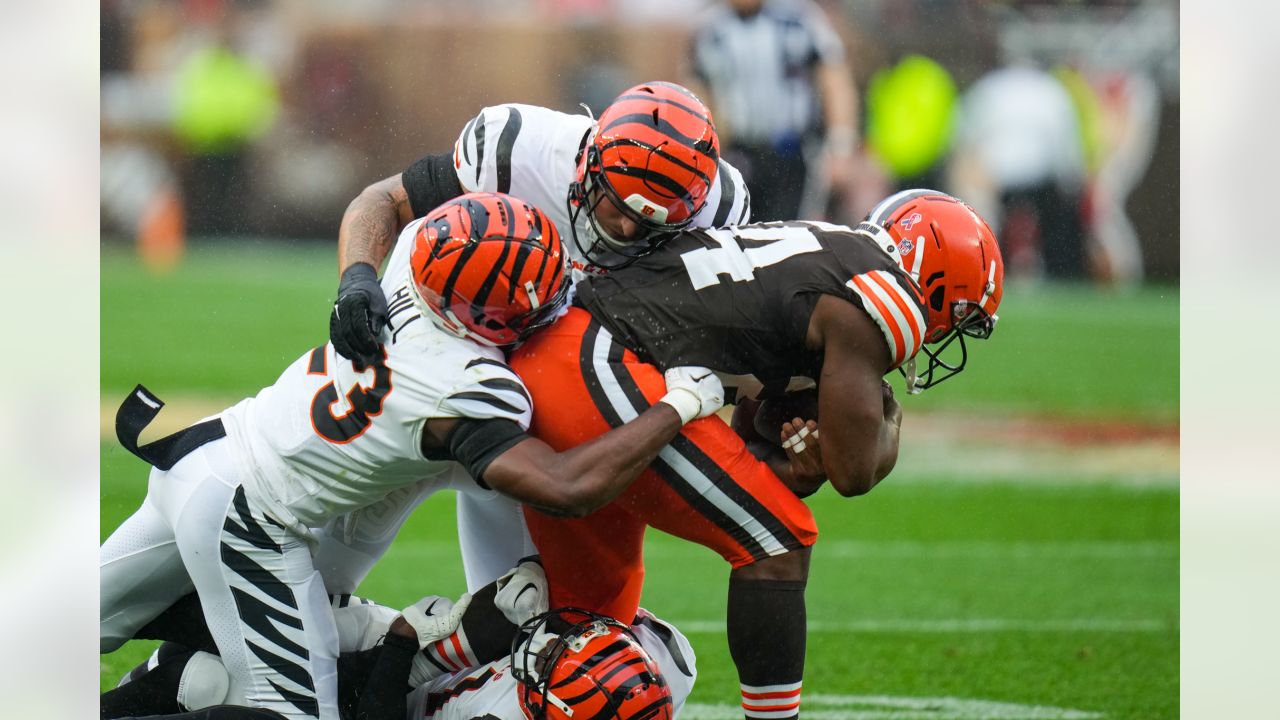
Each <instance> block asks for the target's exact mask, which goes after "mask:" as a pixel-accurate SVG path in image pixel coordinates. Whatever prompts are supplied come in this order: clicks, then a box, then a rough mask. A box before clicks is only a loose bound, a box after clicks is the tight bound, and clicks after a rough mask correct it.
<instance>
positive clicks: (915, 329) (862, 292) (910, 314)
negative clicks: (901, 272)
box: [845, 270, 928, 369]
mask: <svg viewBox="0 0 1280 720" xmlns="http://www.w3.org/2000/svg"><path fill="white" fill-rule="evenodd" d="M845 284H846V285H847V286H848V288H849V289H850V290H852V291H853V293H854V295H857V296H858V298H859V299H860V300H861V301H862V307H863V309H864V310H866V311H867V314H868V315H870V316H871V319H872V320H874V321H875V323H876V325H877V326H878V327H879V328H880V332H882V333H884V340H885V342H886V343H887V344H888V346H889V356H890V363H889V366H890V369H892V368H896V367H898V366H899V365H901V364H902V363H904V362H906V361H907V360H910V359H911V358H913V357H915V355H916V353H918V352H920V346H921V345H923V344H924V334H925V329H926V328H927V327H928V326H927V325H926V324H925V308H924V304H923V301H922V300H921V299H920V297H919V296H918V295H917V294H915V293H913V292H912V290H911V289H908V288H906V287H904V286H903V284H902V281H900V280H899V278H898V277H897V276H895V275H894V274H893V273H890V272H889V271H887V270H870V271H868V272H864V273H861V274H858V275H855V276H854V277H853V279H851V280H849V282H847V283H845Z"/></svg>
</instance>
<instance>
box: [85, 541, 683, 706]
mask: <svg viewBox="0 0 1280 720" xmlns="http://www.w3.org/2000/svg"><path fill="white" fill-rule="evenodd" d="M526 568H530V569H532V570H534V571H535V572H537V573H538V577H537V578H535V580H537V581H540V582H538V583H537V584H538V588H537V593H536V595H537V600H535V601H534V602H532V603H526V604H524V605H522V606H519V607H517V605H516V604H514V603H513V602H511V601H512V600H513V598H516V597H519V598H520V600H521V601H524V600H526V598H525V597H523V596H527V595H528V593H508V594H507V597H506V598H505V599H504V598H503V597H502V592H504V591H499V597H498V599H497V602H496V605H497V607H498V608H499V609H500V610H501V612H502V613H503V616H501V617H498V618H491V619H490V620H489V622H491V623H493V622H496V623H497V624H500V625H503V626H507V627H508V628H509V627H512V623H514V624H515V625H521V626H524V628H525V631H524V632H522V633H521V634H520V636H519V638H520V639H519V641H518V642H516V643H511V642H508V643H507V644H508V647H509V648H511V649H510V651H509V652H506V653H504V654H503V656H502V657H501V658H500V659H498V660H496V661H494V662H490V663H484V664H482V665H479V666H477V667H468V668H462V669H457V670H455V671H453V672H450V673H448V674H445V675H442V676H439V677H435V678H434V679H430V680H428V681H426V682H421V681H420V680H418V679H417V678H416V673H415V670H416V668H415V667H414V665H415V663H416V662H417V659H418V655H414V653H415V652H418V651H419V648H421V647H423V646H429V645H431V644H434V643H436V642H438V641H440V640H446V639H447V638H448V633H450V632H454V631H455V629H456V626H457V624H458V623H457V615H456V614H455V613H452V612H451V609H452V607H453V603H451V602H450V601H449V600H448V599H446V598H442V597H439V596H429V597H425V598H423V599H421V600H419V601H418V602H417V603H414V606H413V607H417V608H428V609H432V608H434V610H435V615H432V616H426V617H427V618H428V622H426V623H420V625H422V627H423V629H422V630H421V631H419V630H418V629H417V628H413V627H410V625H409V623H408V622H407V621H406V619H405V617H406V615H404V614H400V613H397V612H396V611H395V610H393V609H391V608H388V607H386V606H382V605H377V604H375V603H371V602H370V601H369V600H365V599H362V598H357V597H353V596H346V595H344V596H337V597H334V598H333V608H334V610H333V612H334V617H335V619H336V621H337V627H338V642H339V648H340V650H341V652H342V655H341V657H340V659H339V663H338V684H339V696H340V698H341V701H340V710H341V714H342V718H343V720H351V718H360V719H361V720H402V719H405V718H408V719H409V720H472V719H473V718H479V717H494V718H496V719H497V720H527V718H533V717H539V716H540V715H541V714H542V713H544V712H545V713H546V716H547V717H549V718H552V719H553V720H566V718H568V717H571V716H575V715H576V716H578V717H595V716H596V713H597V712H598V711H600V710H601V709H602V706H603V705H604V704H606V703H607V702H608V701H609V700H612V699H613V697H614V696H615V695H616V696H617V697H618V698H621V701H620V702H618V703H617V706H616V707H615V708H614V709H613V711H612V714H609V715H605V716H603V717H605V718H616V719H617V720H627V719H628V718H632V717H636V718H641V717H644V718H654V719H655V720H656V719H658V718H671V717H673V716H676V715H678V714H679V712H680V709H681V708H682V707H683V705H684V703H685V701H686V700H687V698H688V696H689V693H690V692H691V690H692V689H693V684H694V682H695V680H696V677H697V660H696V657H695V656H694V653H693V648H692V647H691V646H690V645H689V641H688V639H687V638H685V636H684V635H683V634H681V633H680V631H679V630H678V629H676V628H675V627H674V626H673V625H671V624H669V623H666V622H664V621H662V620H660V619H658V618H657V617H656V616H654V615H653V614H652V613H650V612H648V611H647V610H644V609H641V610H640V613H639V614H638V616H637V617H636V620H635V622H634V623H633V624H632V625H631V626H630V627H629V628H627V627H623V626H621V625H619V624H617V623H616V621H612V620H610V619H607V618H603V617H599V616H595V617H592V616H588V615H583V614H576V613H572V612H570V611H567V610H564V609H560V610H557V611H552V612H549V613H548V612H547V611H546V602H547V595H546V582H545V577H542V576H541V574H540V569H539V567H538V566H537V564H536V563H530V562H527V561H526V562H522V564H521V567H520V568H519V569H518V570H513V571H511V572H510V573H508V576H511V575H515V574H516V573H520V572H525V569H526ZM527 579H528V574H527V573H526V576H525V578H524V580H527ZM521 585H522V583H521ZM508 587H509V588H510V587H513V585H512V583H508ZM515 589H517V590H519V589H522V587H519V586H517V587H515ZM466 598H467V596H466V595H464V596H463V598H460V599H459V601H458V603H459V604H463V603H465V602H466ZM184 602H186V600H184ZM464 617H470V616H469V615H468V616H464ZM437 618H438V619H440V620H445V621H446V622H443V623H439V624H437V625H434V626H432V625H431V623H430V621H432V620H435V619H437ZM553 619H554V620H558V621H559V623H558V624H559V627H553V626H552V627H549V626H551V622H549V621H552V620H553ZM449 621H452V622H449ZM196 623H197V624H202V623H201V622H200V619H198V618H197V619H196ZM406 628H407V631H406ZM203 632H204V633H207V629H206V630H204V631H203ZM508 632H509V630H508ZM199 634H200V633H198V632H196V631H195V630H194V629H191V630H189V632H188V637H185V638H184V642H185V643H186V644H187V645H186V646H185V647H184V646H183V645H181V644H178V643H166V644H165V645H162V646H161V647H160V648H159V649H158V650H157V651H156V652H155V653H153V654H152V656H151V657H150V658H148V660H147V661H146V662H144V663H143V664H142V665H139V666H138V667H137V668H135V669H134V670H132V671H131V672H130V673H128V674H127V675H126V676H125V677H124V678H123V679H122V680H121V682H120V684H119V686H117V688H116V689H114V690H111V691H108V692H107V693H105V694H104V695H103V701H102V707H103V712H102V717H103V718H104V720H106V719H107V718H118V717H128V716H141V715H146V716H153V715H160V716H164V717H166V718H170V717H172V718H175V719H176V718H187V717H193V716H192V715H189V714H188V715H183V714H181V713H183V712H184V711H196V710H200V709H204V708H207V707H210V706H214V705H220V704H226V705H240V704H242V703H243V702H244V700H243V698H240V697H237V696H235V695H230V694H229V693H228V691H229V686H228V682H227V674H226V669H225V668H224V666H223V665H222V662H221V659H220V658H219V657H218V656H217V655H216V648H212V647H209V646H208V642H207V637H206V638H203V639H202V638H200V637H198V635H199ZM636 642H638V643H639V647H638V648H637V647H636V646H635V643H636ZM512 645H514V647H511V646H512ZM604 648H608V652H607V653H602V654H597V651H599V650H601V649H604ZM555 651H559V652H560V653H561V654H560V656H559V657H558V658H556V659H555V661H554V662H550V661H549V658H550V655H551V652H555ZM411 655H412V656H413V657H412V659H410V656H411ZM540 659H541V660H540ZM540 664H541V665H542V666H543V669H545V667H546V666H550V668H551V669H550V671H549V672H545V673H538V672H534V673H530V672H528V670H527V669H526V668H528V667H534V668H537V667H539V665H540ZM624 666H625V667H626V668H627V669H622V668H623V667H624ZM620 669H622V671H621V672H619V670H620ZM571 674H572V675H577V676H580V677H581V678H583V679H581V680H577V681H576V686H575V683H570V684H569V686H568V687H567V688H562V687H557V688H556V689H555V690H554V691H552V692H550V693H549V692H547V688H546V687H545V684H546V682H547V681H548V680H550V681H551V684H553V685H558V681H560V680H563V679H565V678H566V677H567V676H569V675H571ZM540 681H541V682H540ZM597 686H598V687H599V688H600V689H601V690H602V691H603V692H602V693H593V692H589V691H590V690H592V689H593V688H594V687H597ZM566 690H569V691H568V692H567V691H566ZM584 690H585V691H587V692H584ZM602 696H603V697H602ZM602 700H603V701H604V702H602Z"/></svg>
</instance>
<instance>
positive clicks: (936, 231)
mask: <svg viewBox="0 0 1280 720" xmlns="http://www.w3.org/2000/svg"><path fill="white" fill-rule="evenodd" d="M1002 283H1003V263H1002V260H1001V257H1000V251H999V248H998V246H997V243H996V239H995V237H994V236H993V235H992V232H991V230H990V228H989V227H988V226H987V224H986V223H985V222H984V221H983V220H982V219H981V218H980V217H979V216H978V215H977V214H976V213H975V212H974V211H973V209H972V208H970V207H969V206H968V205H965V204H964V203H962V202H960V201H959V200H957V199H955V198H953V197H950V196H947V195H945V194H943V193H939V192H936V191H931V190H911V191H905V192H902V193H899V194H897V195H894V196H892V197H890V198H888V199H886V200H884V201H883V202H881V203H880V204H879V205H878V206H877V207H876V208H875V209H874V210H873V211H872V213H871V214H870V215H869V217H868V218H867V220H866V221H865V222H863V223H862V224H860V225H859V226H858V227H857V228H848V227H843V226H837V225H830V224H826V223H819V222H776V223H763V224H758V225H748V226H744V227H739V228H734V229H726V230H717V229H705V230H687V231H684V232H681V233H680V234H679V235H678V236H677V237H676V238H674V239H672V240H671V241H669V242H668V243H667V244H665V245H664V246H663V247H662V248H661V249H660V250H659V251H657V252H654V253H652V254H650V255H647V256H645V257H643V258H641V259H640V260H638V261H637V262H636V263H634V264H632V265H630V266H629V267H627V268H625V269H621V270H617V271H614V272H612V273H610V274H608V275H605V276H601V277H594V278H591V279H590V280H587V281H585V282H581V283H579V284H578V286H577V301H576V304H580V305H581V307H574V308H571V309H570V310H569V312H568V314H567V315H566V316H565V317H564V318H562V319H561V320H560V321H558V322H557V323H556V324H555V325H553V326H552V327H551V328H549V329H547V330H546V331H545V332H543V333H540V334H539V335H538V337H536V338H534V339H533V340H531V341H530V342H528V343H526V344H524V345H522V346H521V347H520V348H519V349H518V350H516V351H515V353H514V354H513V355H512V357H511V365H512V367H513V368H514V369H515V370H516V371H517V372H518V373H519V374H520V375H521V376H522V377H523V378H525V381H526V384H527V387H528V388H529V390H530V392H531V393H532V395H533V398H534V401H535V402H538V403H541V402H546V403H548V404H551V403H554V405H555V407H556V412H555V413H542V414H539V415H538V416H537V417H535V418H534V422H533V425H532V426H531V427H532V431H533V433H534V434H535V435H536V436H538V437H540V438H542V439H543V440H546V441H547V443H548V444H550V445H551V446H552V447H557V448H567V447H572V446H574V445H577V444H578V443H581V442H585V441H587V440H589V439H590V438H592V437H594V436H596V435H597V434H598V433H600V432H604V431H606V430H608V429H609V428H611V427H618V426H619V425H621V424H622V423H625V422H627V421H629V420H631V419H633V418H635V417H637V416H638V414H639V413H642V412H644V411H645V409H646V408H648V407H650V404H651V403H652V402H653V401H654V400H656V399H657V398H658V397H660V395H661V393H662V388H663V385H662V374H661V369H662V368H666V367H673V366H676V365H679V364H687V363H696V364H699V365H703V366H706V367H709V368H711V369H713V370H716V371H718V372H721V373H723V374H724V375H723V377H722V379H723V380H724V381H725V384H726V387H729V388H730V391H732V392H737V393H742V392H744V391H745V392H747V393H748V394H755V395H757V396H759V397H763V398H770V397H778V396H780V395H781V394H782V393H783V392H784V391H785V390H786V389H787V388H788V387H799V386H802V385H804V384H807V385H810V386H812V385H814V384H816V385H817V393H818V406H819V411H820V417H821V421H820V423H821V432H820V434H819V433H818V432H815V430H817V428H818V425H816V424H807V423H805V422H804V420H808V419H810V418H803V419H801V418H797V419H796V422H795V423H794V424H791V423H789V424H788V425H787V426H786V430H785V431H784V432H785V434H786V435H787V436H793V435H794V436H797V437H788V440H787V443H786V444H787V445H788V447H787V449H786V450H785V451H782V450H779V451H778V453H777V454H775V455H774V456H772V457H770V458H766V460H767V461H765V462H762V461H761V460H758V459H757V458H756V457H754V456H753V455H752V454H751V453H750V452H749V451H748V450H747V448H746V446H745V445H744V443H743V441H742V440H741V439H740V438H739V437H738V436H737V435H736V434H735V433H734V432H733V431H732V430H731V429H730V427H729V426H728V425H727V424H726V423H725V422H724V421H722V420H721V419H720V418H718V417H713V418H707V419H704V420H700V421H698V422H695V423H690V424H689V425H687V426H686V427H685V428H684V429H683V430H682V431H681V432H680V434H679V435H678V436H677V437H676V439H675V440H673V441H672V443H671V444H670V445H668V446H667V447H665V448H663V449H662V450H661V451H660V452H659V453H658V457H657V459H656V460H655V461H654V463H653V465H652V466H651V469H650V470H647V471H645V472H644V473H642V474H641V476H640V478H639V479H638V480H636V482H635V483H633V484H632V485H630V486H629V487H628V488H627V490H625V491H624V492H623V493H622V494H621V495H620V496H619V497H618V498H617V499H615V500H614V501H613V502H611V503H609V504H608V505H606V506H605V507H604V508H602V509H600V510H598V511H596V512H595V513H593V514H592V515H590V516H588V517H585V518H578V519H568V518H556V517H552V516H549V515H547V514H546V513H543V512H541V511H538V510H537V509H536V508H526V510H525V514H526V519H527V522H528V528H529V530H530V532H531V533H532V536H533V540H534V543H535V544H536V546H537V548H538V550H539V552H540V554H541V556H542V560H543V562H544V564H545V566H546V570H547V576H548V578H549V579H550V582H551V596H552V599H551V602H552V604H553V605H556V606H560V605H569V606H573V607H580V608H584V609H587V610H591V611H594V612H599V613H602V614H605V615H608V616H610V617H614V618H619V619H629V618H631V617H632V616H633V615H634V613H635V612H636V608H637V607H638V602H639V598H640V591H641V586H642V584H643V578H644V566H643V561H642V555H641V549H642V542H643V537H644V532H645V528H646V527H648V526H652V527H656V528H658V529H660V530H663V531H665V532H667V533H670V534H672V535H675V536H678V537H682V538H685V539H688V540H691V541H693V542H696V543H700V544H702V545H705V546H707V547H709V548H712V549H714V550H715V551H716V552H718V553H719V554H720V555H721V556H723V557H724V558H725V560H726V561H728V562H729V563H730V565H731V566H732V572H731V574H730V581H729V598H728V617H727V634H728V641H729V649H730V653H731V655H732V657H733V660H734V662H735V664H736V665H737V669H738V674H739V680H740V683H741V692H742V706H743V710H744V713H745V715H746V716H747V717H748V718H761V719H765V718H767V719H769V720H780V719H783V718H789V717H794V716H795V715H796V714H798V712H799V706H800V693H801V681H802V675H803V669H804V647H805V627H806V621H805V603H804V588H805V584H806V581H807V578H808V561H809V548H810V546H811V545H812V544H813V543H814V542H815V540H816V538H817V527H816V525H815V523H814V519H813V516H812V515H811V513H810V511H809V509H808V507H807V506H806V505H805V503H804V502H803V501H802V500H801V499H800V496H803V495H807V494H809V493H812V492H814V491H816V490H817V489H818V487H819V486H820V485H821V484H822V483H824V482H827V481H829V482H830V483H831V485H832V486H833V487H834V488H835V490H836V491H837V492H839V493H840V494H841V495H845V496H854V495H860V494H863V493H866V492H868V491H869V490H871V489H872V488H873V487H874V486H875V485H876V483H878V482H879V481H880V480H882V479H883V478H884V477H885V476H886V475H887V474H888V473H889V472H890V471H891V470H892V469H893V467H894V464H895V463H896V461H897V455H898V435H899V427H900V423H901V418H902V410H901V407H900V406H899V405H898V403H897V401H896V400H895V398H894V397H893V392H892V390H891V389H890V387H889V385H888V384H887V383H885V382H884V381H883V377H884V376H885V375H886V373H889V372H890V371H893V370H895V369H901V370H902V371H903V373H904V375H905V376H906V382H907V387H908V389H909V391H910V392H917V391H919V390H922V389H925V388H928V387H932V386H934V385H937V384H938V383H940V382H942V381H944V380H945V379H947V378H948V377H951V376H952V375H954V374H955V373H958V372H960V371H961V370H962V369H963V368H964V366H965V362H966V360H967V349H966V340H967V339H970V338H986V337H988V336H990V334H991V332H992V330H993V329H994V328H995V324H996V314H995V313H996V309H997V307H998V305H999V303H1000V299H1001V295H1002ZM944 350H946V351H947V353H946V354H945V356H944V353H943V351H944ZM922 351H923V353H924V358H927V361H925V364H924V366H923V367H922V368H917V367H916V358H917V355H918V354H919V353H921V352H922ZM952 353H955V355H954V356H953V355H952ZM922 360H923V358H922ZM655 366H656V367H655ZM730 376H736V377H730ZM773 432H775V433H778V432H779V430H778V429H775V430H774V431H773ZM779 437H780V436H779ZM816 458H820V460H819V461H817V462H814V460H815V459H816ZM789 461H793V462H789Z"/></svg>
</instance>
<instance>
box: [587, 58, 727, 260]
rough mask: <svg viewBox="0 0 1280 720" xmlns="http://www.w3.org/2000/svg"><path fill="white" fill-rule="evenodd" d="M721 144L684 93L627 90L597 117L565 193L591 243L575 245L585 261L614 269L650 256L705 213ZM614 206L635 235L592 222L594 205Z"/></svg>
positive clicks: (650, 86)
mask: <svg viewBox="0 0 1280 720" xmlns="http://www.w3.org/2000/svg"><path fill="white" fill-rule="evenodd" d="M719 161H720V140H719V138H718V137H717V136H716V129H715V126H714V125H713V124H712V122H711V111H710V110H708V109H707V106H706V105H704V104H703V103H702V101H701V100H699V99H698V97H697V96H696V95H694V94H693V93H692V92H690V91H689V90H688V89H687V88H685V87H682V86H680V85H676V84H674V83H668V82H648V83H644V84H641V85H636V86H635V87H633V88H628V89H627V90H624V91H623V92H622V94H621V95H619V96H618V97H617V98H615V99H614V101H613V103H611V104H610V105H609V107H607V108H605V111H604V112H603V113H602V114H601V115H600V119H599V121H597V123H596V128H595V131H594V134H593V135H592V136H591V137H590V138H589V140H588V142H587V144H586V146H585V147H584V149H583V152H582V155H581V156H580V157H579V159H578V174H577V179H576V180H575V182H574V183H573V185H572V186H570V188H569V215H570V218H571V219H572V225H574V226H576V224H577V221H578V217H579V215H580V214H581V213H584V212H585V213H586V215H587V218H588V220H590V225H591V230H592V234H593V235H594V237H593V238H589V239H588V240H589V241H587V242H584V239H583V238H580V237H579V235H578V230H577V228H576V227H572V229H571V231H570V232H571V233H572V234H573V239H574V243H576V244H577V246H578V249H579V250H581V251H582V253H583V255H584V256H586V258H587V260H588V261H590V262H592V263H593V264H596V265H598V266H600V267H604V268H612V267H619V266H621V265H622V264H625V263H627V262H630V261H631V260H634V259H635V258H637V257H640V256H641V255H644V254H646V253H648V252H652V251H653V249H654V248H656V247H658V246H659V245H661V243H662V242H663V241H664V240H665V239H666V238H668V237H670V235H671V233H674V232H675V231H677V230H680V229H681V228H683V227H685V226H687V225H688V224H689V223H690V221H692V220H693V216H694V215H697V214H698V211H700V210H702V207H703V206H704V205H705V204H706V202H707V197H708V196H709V195H710V194H711V188H712V186H713V185H714V184H715V181H716V174H717V172H718V168H719ZM605 201H608V202H611V203H613V205H614V206H615V207H616V208H617V209H618V211H619V212H621V213H622V215H623V216H625V217H626V218H627V219H628V220H630V221H631V222H632V223H634V225H635V227H636V229H637V232H636V233H635V234H634V235H632V236H630V237H615V236H613V235H611V234H610V233H609V232H607V231H606V230H604V229H602V228H601V227H600V225H599V223H597V222H596V218H595V208H596V207H597V205H598V204H599V203H601V202H605Z"/></svg>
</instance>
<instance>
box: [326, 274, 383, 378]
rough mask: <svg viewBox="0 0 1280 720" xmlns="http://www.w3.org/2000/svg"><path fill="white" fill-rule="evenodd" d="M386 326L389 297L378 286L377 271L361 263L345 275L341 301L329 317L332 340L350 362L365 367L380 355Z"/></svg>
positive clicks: (334, 346)
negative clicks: (355, 362)
mask: <svg viewBox="0 0 1280 720" xmlns="http://www.w3.org/2000/svg"><path fill="white" fill-rule="evenodd" d="M386 324H387V297H386V296H385V295H383V294H382V286H381V285H379V284H378V271H377V270H375V269H374V267H373V266H372V265H370V264H369V263H363V262H358V263H355V264H353V265H352V266H351V267H349V268H347V269H346V270H345V271H344V272H343V273H342V282H340V283H338V300H337V302H335V303H334V304H333V314H332V315H330V316H329V340H330V341H332V342H333V349H334V350H337V351H338V354H339V355H341V356H343V357H345V358H347V359H348V360H356V361H358V362H362V363H364V364H366V365H368V364H370V363H372V362H373V359H374V357H375V355H376V354H377V352H378V334H379V333H381V332H382V328H383V327H385V326H386Z"/></svg>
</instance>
